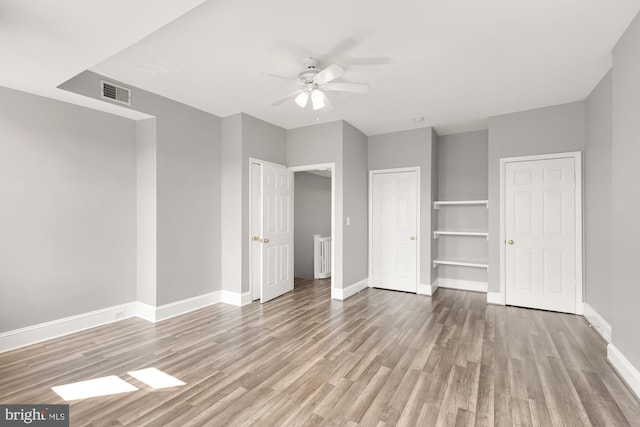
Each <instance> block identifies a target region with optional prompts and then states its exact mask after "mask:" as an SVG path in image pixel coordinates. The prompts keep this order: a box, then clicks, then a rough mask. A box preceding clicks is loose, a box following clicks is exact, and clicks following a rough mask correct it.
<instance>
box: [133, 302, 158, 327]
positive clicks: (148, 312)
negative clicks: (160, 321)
mask: <svg viewBox="0 0 640 427" xmlns="http://www.w3.org/2000/svg"><path fill="white" fill-rule="evenodd" d="M136 316H138V317H139V318H141V319H144V320H146V321H147V322H151V323H156V308H155V307H154V306H152V305H149V304H145V303H143V302H140V301H138V302H136Z"/></svg>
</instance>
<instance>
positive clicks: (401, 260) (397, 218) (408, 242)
mask: <svg viewBox="0 0 640 427" xmlns="http://www.w3.org/2000/svg"><path fill="white" fill-rule="evenodd" d="M371 181H372V182H371V198H372V200H371V241H372V244H371V251H372V254H371V261H372V265H371V286H373V287H376V288H383V289H391V290H395V291H405V292H417V290H418V273H417V268H418V240H417V236H418V235H417V223H418V211H417V207H418V202H417V201H418V173H417V171H403V172H388V173H387V172H384V173H378V172H374V173H372V178H371Z"/></svg>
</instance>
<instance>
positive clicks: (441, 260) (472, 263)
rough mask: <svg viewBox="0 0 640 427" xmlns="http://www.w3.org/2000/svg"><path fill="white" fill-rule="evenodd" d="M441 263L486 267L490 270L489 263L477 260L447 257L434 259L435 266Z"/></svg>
mask: <svg viewBox="0 0 640 427" xmlns="http://www.w3.org/2000/svg"><path fill="white" fill-rule="evenodd" d="M439 265H458V266H461V267H477V268H485V269H487V271H489V264H484V263H481V262H475V261H454V260H447V259H434V260H433V267H434V268H435V267H437V266H439Z"/></svg>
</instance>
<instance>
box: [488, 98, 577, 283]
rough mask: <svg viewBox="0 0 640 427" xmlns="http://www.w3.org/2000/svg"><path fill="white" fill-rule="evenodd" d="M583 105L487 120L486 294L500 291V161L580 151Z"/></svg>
mask: <svg viewBox="0 0 640 427" xmlns="http://www.w3.org/2000/svg"><path fill="white" fill-rule="evenodd" d="M584 145H585V103H584V102H572V103H569V104H563V105H556V106H553V107H545V108H539V109H536V110H529V111H523V112H519V113H512V114H505V115H502V116H495V117H490V118H489V151H488V152H489V156H488V158H489V171H488V173H489V291H490V292H499V291H500V244H499V237H500V159H501V158H503V157H515V156H527V155H534V154H548V153H564V152H570V151H582V150H583V149H584Z"/></svg>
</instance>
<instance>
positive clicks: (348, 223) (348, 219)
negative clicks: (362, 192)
mask: <svg viewBox="0 0 640 427" xmlns="http://www.w3.org/2000/svg"><path fill="white" fill-rule="evenodd" d="M347 225H351V217H349V216H348V217H347Z"/></svg>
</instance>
